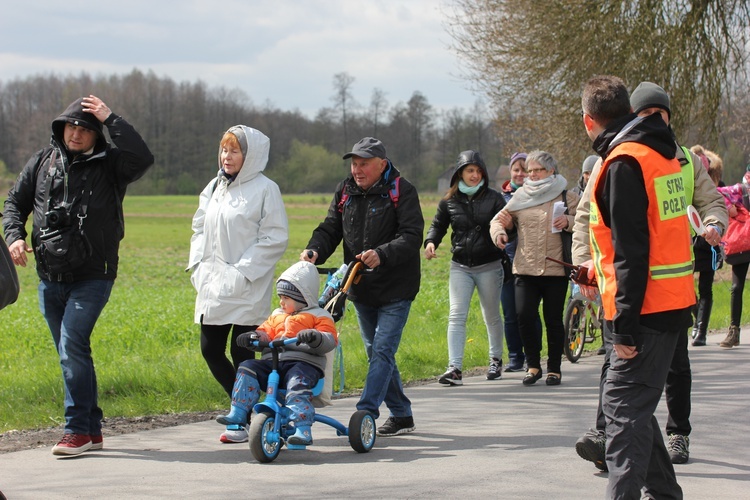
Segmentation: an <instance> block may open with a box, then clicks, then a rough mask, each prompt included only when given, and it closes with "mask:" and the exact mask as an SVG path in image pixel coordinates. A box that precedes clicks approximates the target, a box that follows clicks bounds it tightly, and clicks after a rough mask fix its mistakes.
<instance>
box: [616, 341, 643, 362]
mask: <svg viewBox="0 0 750 500" xmlns="http://www.w3.org/2000/svg"><path fill="white" fill-rule="evenodd" d="M613 347H614V349H615V354H617V357H618V358H620V359H633V358H634V357H636V356H637V355H638V351H637V350H636V347H635V346H634V345H625V344H614V346H613Z"/></svg>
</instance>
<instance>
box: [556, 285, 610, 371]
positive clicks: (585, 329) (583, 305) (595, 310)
mask: <svg viewBox="0 0 750 500" xmlns="http://www.w3.org/2000/svg"><path fill="white" fill-rule="evenodd" d="M603 324H604V308H603V307H602V305H601V299H599V298H597V300H596V301H590V300H588V299H587V298H586V297H584V296H583V295H581V293H580V287H579V286H578V285H577V284H574V285H573V293H572V294H571V299H570V301H569V302H568V305H567V307H566V308H565V316H564V326H565V343H564V344H563V350H564V352H565V356H566V357H567V358H568V360H569V361H570V362H571V363H575V362H577V361H578V360H579V359H580V358H581V354H583V351H584V350H586V345H587V344H589V345H590V344H593V343H594V342H595V341H596V339H597V338H599V339H601V340H602V342H603V341H604V337H603V336H602V326H603ZM592 349H593V346H592ZM597 349H598V346H597Z"/></svg>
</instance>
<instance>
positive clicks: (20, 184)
mask: <svg viewBox="0 0 750 500" xmlns="http://www.w3.org/2000/svg"><path fill="white" fill-rule="evenodd" d="M102 125H106V126H107V130H108V132H109V135H110V137H111V138H112V141H113V142H114V145H115V146H116V147H112V145H110V144H109V143H108V142H107V140H106V138H105V136H104V133H103V129H102ZM153 162H154V157H153V155H152V154H151V151H149V149H148V146H147V145H146V144H145V142H143V139H141V137H140V135H139V134H138V132H136V131H135V129H134V128H133V127H132V126H131V125H130V124H129V123H128V122H126V121H125V120H124V119H123V118H122V117H120V116H117V115H116V114H114V113H112V111H111V110H110V109H109V108H108V107H107V105H106V104H105V103H104V102H103V101H102V100H101V99H99V98H98V97H96V96H93V95H90V96H88V97H83V98H80V99H77V100H75V101H74V102H73V103H71V104H70V105H69V106H68V108H67V109H66V110H65V111H64V112H63V113H62V114H61V115H60V116H58V117H57V118H56V119H55V120H54V121H53V122H52V140H51V145H50V146H49V147H46V148H44V149H42V150H40V151H38V152H37V153H36V154H35V155H34V156H32V157H31V159H30V160H29V161H28V163H27V164H26V166H25V167H24V168H23V170H22V171H21V174H20V175H19V176H18V180H17V181H16V184H15V186H14V187H13V188H12V189H11V190H10V192H9V193H8V199H7V200H6V201H5V217H4V218H3V227H4V229H5V239H6V241H7V242H8V248H9V250H10V254H11V258H12V259H13V262H14V263H15V264H16V265H19V266H23V267H25V266H26V264H27V256H26V254H27V253H31V252H32V251H33V252H34V257H35V259H36V271H37V274H38V275H39V278H40V279H41V281H40V283H39V307H40V309H41V311H42V314H43V315H44V318H45V319H46V321H47V324H48V325H49V328H50V331H51V332H52V338H53V340H54V342H55V347H56V348H57V352H58V354H59V356H60V366H61V368H62V373H63V382H64V386H65V435H64V436H63V438H62V440H61V441H60V442H59V443H58V444H57V445H55V447H54V448H52V453H53V454H55V455H78V454H80V453H83V452H84V451H87V450H90V449H101V448H102V447H103V442H102V422H101V421H102V410H101V408H99V405H98V395H97V386H96V373H95V370H94V362H93V360H92V358H91V343H90V339H91V333H92V331H93V329H94V325H95V324H96V321H97V319H98V318H99V315H100V313H101V311H102V309H104V306H105V304H106V303H107V301H108V300H109V295H110V292H111V290H112V285H113V283H114V280H115V278H116V276H117V263H118V250H119V246H120V240H122V238H123V236H124V221H123V215H122V200H123V198H124V196H125V189H126V187H127V185H128V184H129V183H131V182H133V181H135V180H137V179H138V178H140V177H141V176H142V175H143V174H144V173H145V172H146V170H147V169H148V168H149V167H150V166H151V164H152V163H153ZM30 214H33V229H32V234H31V244H32V245H31V247H29V245H27V243H26V236H27V233H26V229H25V225H26V220H27V219H28V217H29V215H30Z"/></svg>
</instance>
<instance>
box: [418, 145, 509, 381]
mask: <svg viewBox="0 0 750 500" xmlns="http://www.w3.org/2000/svg"><path fill="white" fill-rule="evenodd" d="M504 206H505V199H504V198H503V197H502V195H501V194H500V193H498V192H497V191H495V190H494V189H492V188H490V187H489V186H488V181H487V167H486V166H485V163H484V160H483V159H482V157H481V156H480V154H479V153H478V152H476V151H472V150H468V151H463V152H462V153H461V154H459V155H458V159H457V160H456V168H455V171H454V173H453V177H452V178H451V185H450V189H448V192H447V193H446V195H445V196H444V197H443V199H442V200H440V203H438V208H437V213H436V214H435V218H434V219H433V221H432V224H431V225H430V228H429V230H428V231H427V238H426V239H425V242H424V255H425V258H427V259H428V260H429V259H434V258H436V257H437V256H438V255H437V248H438V246H440V242H441V241H442V240H443V237H444V236H445V235H446V233H447V232H448V228H449V227H450V228H451V230H452V235H451V252H452V253H453V257H452V259H451V270H450V280H449V294H450V314H449V316H448V370H447V371H446V372H445V373H444V374H443V375H441V376H440V377H439V378H438V382H440V383H441V384H443V385H462V384H463V379H462V374H461V370H462V368H463V357H464V347H465V345H466V319H467V316H468V313H469V306H470V303H471V297H472V295H473V294H474V289H475V288H476V289H477V293H478V295H479V303H480V305H481V307H482V316H483V318H484V323H485V325H486V327H487V337H488V339H489V369H488V371H487V379H488V380H496V379H499V378H501V377H502V355H503V322H502V318H501V317H500V291H501V289H502V286H503V265H502V262H501V258H502V256H503V254H502V250H500V249H499V248H497V247H496V246H495V245H494V244H493V242H492V240H491V239H490V234H489V227H490V220H491V219H492V217H493V216H494V215H495V214H496V213H497V212H498V211H499V210H501V209H502V208H503V207H504Z"/></svg>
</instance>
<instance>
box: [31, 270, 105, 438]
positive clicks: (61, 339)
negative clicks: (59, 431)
mask: <svg viewBox="0 0 750 500" xmlns="http://www.w3.org/2000/svg"><path fill="white" fill-rule="evenodd" d="M113 284H114V281H112V280H87V281H76V282H73V283H58V282H55V281H47V280H42V281H41V282H40V283H39V309H40V310H41V311H42V315H43V316H44V319H46V320H47V325H49V329H50V332H52V340H53V341H54V342H55V347H56V348H57V354H58V355H59V356H60V367H61V368H62V375H63V385H64V387H65V432H66V433H73V434H88V435H92V436H95V435H100V434H101V433H102V410H101V408H99V403H98V395H97V388H96V371H95V370H94V360H93V359H92V358H91V332H92V331H93V330H94V325H95V324H96V320H97V319H99V314H101V312H102V309H104V306H105V305H106V304H107V301H108V300H109V294H110V292H111V291H112V285H113Z"/></svg>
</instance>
